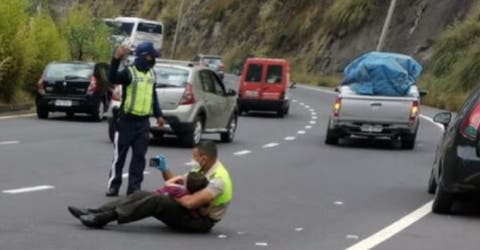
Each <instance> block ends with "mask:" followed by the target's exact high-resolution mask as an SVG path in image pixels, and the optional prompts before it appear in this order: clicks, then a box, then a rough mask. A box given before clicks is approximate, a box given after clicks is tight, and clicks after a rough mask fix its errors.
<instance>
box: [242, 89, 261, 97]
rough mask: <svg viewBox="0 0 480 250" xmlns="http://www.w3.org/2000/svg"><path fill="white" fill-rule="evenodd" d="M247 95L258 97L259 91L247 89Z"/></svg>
mask: <svg viewBox="0 0 480 250" xmlns="http://www.w3.org/2000/svg"><path fill="white" fill-rule="evenodd" d="M245 95H246V96H247V97H258V91H252V90H247V91H245Z"/></svg>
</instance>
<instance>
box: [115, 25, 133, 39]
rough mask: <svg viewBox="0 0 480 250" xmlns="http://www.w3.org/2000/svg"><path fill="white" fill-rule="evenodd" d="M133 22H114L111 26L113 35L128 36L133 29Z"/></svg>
mask: <svg viewBox="0 0 480 250" xmlns="http://www.w3.org/2000/svg"><path fill="white" fill-rule="evenodd" d="M133 25H134V23H129V22H116V23H114V25H112V27H113V34H114V35H121V36H130V34H131V33H132V30H133Z"/></svg>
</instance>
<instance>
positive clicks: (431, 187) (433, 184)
mask: <svg viewBox="0 0 480 250" xmlns="http://www.w3.org/2000/svg"><path fill="white" fill-rule="evenodd" d="M436 189H437V182H436V181H435V175H434V174H433V168H432V171H431V172H430V178H429V179H428V188H427V192H428V193H429V194H435V190H436Z"/></svg>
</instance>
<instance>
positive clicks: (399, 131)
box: [325, 85, 426, 149]
mask: <svg viewBox="0 0 480 250" xmlns="http://www.w3.org/2000/svg"><path fill="white" fill-rule="evenodd" d="M336 91H337V92H338V95H337V98H336V99H335V102H334V103H333V109H332V112H331V114H330V118H329V121H328V127H327V134H326V137H325V143H326V144H330V145H333V144H338V141H339V139H340V138H342V137H348V136H361V137H367V138H376V137H384V138H385V137H386V138H390V139H392V140H396V139H398V138H399V139H400V140H401V147H402V148H404V149H413V148H414V147H415V139H416V137H417V131H418V125H419V114H420V112H419V111H420V110H419V109H420V96H423V95H425V94H426V93H425V92H423V91H421V92H420V91H419V90H418V88H417V87H416V86H415V85H413V86H412V87H411V88H410V91H409V93H408V94H407V95H406V96H401V97H392V96H372V95H358V94H356V93H354V92H353V91H352V90H351V89H350V87H349V86H341V87H338V88H337V89H336Z"/></svg>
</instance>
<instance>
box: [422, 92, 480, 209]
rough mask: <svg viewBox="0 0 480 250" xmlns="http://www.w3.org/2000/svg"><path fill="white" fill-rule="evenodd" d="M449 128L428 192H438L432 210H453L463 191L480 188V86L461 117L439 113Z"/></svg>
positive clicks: (460, 114)
mask: <svg viewBox="0 0 480 250" xmlns="http://www.w3.org/2000/svg"><path fill="white" fill-rule="evenodd" d="M433 120H434V121H435V122H438V123H441V124H443V125H444V127H445V132H444V135H443V138H442V141H441V142H440V144H439V145H438V148H437V152H436V156H435V161H434V163H433V168H432V171H431V174H430V180H429V183H428V192H429V193H431V194H435V198H434V200H433V206H432V211H433V212H435V213H449V212H451V208H452V205H453V202H454V201H455V200H456V198H458V196H459V195H460V194H465V193H473V192H476V191H480V133H479V132H480V129H479V125H480V89H477V90H476V91H474V92H473V94H471V95H470V97H469V98H468V99H467V101H466V102H465V104H464V106H463V107H462V108H461V109H460V111H459V112H458V114H457V116H456V117H455V118H454V119H453V121H452V123H451V124H450V122H451V120H452V114H451V113H450V112H442V113H438V114H437V115H435V116H434V118H433Z"/></svg>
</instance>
